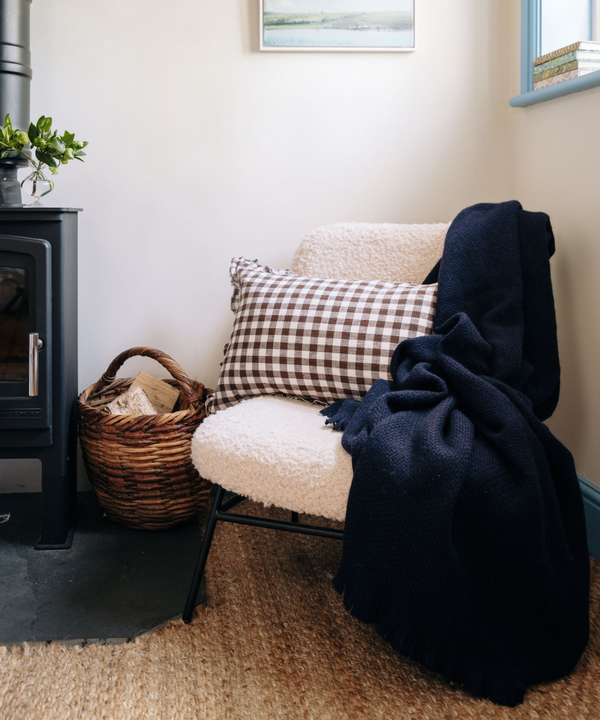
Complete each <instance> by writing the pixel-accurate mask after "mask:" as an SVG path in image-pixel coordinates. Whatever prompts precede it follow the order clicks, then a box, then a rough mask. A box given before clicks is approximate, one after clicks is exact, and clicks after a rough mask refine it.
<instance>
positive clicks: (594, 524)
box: [579, 476, 600, 560]
mask: <svg viewBox="0 0 600 720" xmlns="http://www.w3.org/2000/svg"><path fill="white" fill-rule="evenodd" d="M579 485H580V486H581V494H582V495H583V507H584V509H585V522H586V525H587V539H588V549H589V551H590V555H592V556H593V557H595V558H596V560H600V487H598V486H597V485H594V484H593V483H591V482H589V480H584V479H583V478H582V477H581V476H579Z"/></svg>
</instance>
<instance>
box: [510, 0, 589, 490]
mask: <svg viewBox="0 0 600 720" xmlns="http://www.w3.org/2000/svg"><path fill="white" fill-rule="evenodd" d="M512 11H513V12H512V28H513V30H512V37H513V42H512V45H513V48H515V52H514V53H513V57H514V58H515V62H514V66H513V75H512V81H511V85H512V95H517V94H518V93H519V68H518V54H519V53H518V48H519V38H520V15H519V13H520V0H513V3H512ZM598 117H600V88H591V89H589V90H585V91H583V92H580V93H576V94H574V95H567V96H566V97H560V98H555V99H553V100H550V101H548V102H544V103H539V104H537V105H532V106H530V107H528V108H511V110H510V123H511V186H512V191H513V195H514V196H515V197H516V198H518V199H519V200H520V201H521V202H522V203H523V205H524V207H525V208H526V209H528V210H541V211H544V212H547V213H548V214H549V215H550V218H551V222H552V227H553V230H554V234H555V236H556V242H557V252H556V255H555V256H554V258H553V260H552V276H553V286H554V293H555V300H556V310H557V321H558V330H559V350H560V356H561V367H562V388H561V398H560V402H559V405H558V407H557V409H556V411H555V413H554V415H553V417H552V418H551V419H550V420H549V421H548V425H549V427H550V428H551V430H552V431H553V432H554V433H555V434H556V436H557V437H558V438H559V439H560V440H561V441H562V442H563V443H564V444H565V445H566V446H567V447H568V448H569V449H570V450H571V452H572V453H573V455H574V457H575V463H576V465H577V470H578V472H579V473H580V475H582V476H583V477H585V478H587V479H588V480H590V481H591V482H594V483H595V484H596V485H600V362H599V358H600V302H599V301H600V295H599V291H598V285H597V280H598V278H599V277H600V201H599V199H598V195H599V190H600V184H599V181H598V168H599V167H600V144H599V143H598V141H597V133H596V132H595V129H594V128H595V123H596V121H597V119H598Z"/></svg>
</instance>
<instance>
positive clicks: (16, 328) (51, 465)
mask: <svg viewBox="0 0 600 720" xmlns="http://www.w3.org/2000/svg"><path fill="white" fill-rule="evenodd" d="M77 212H78V211H77V210H73V209H64V208H45V207H31V208H29V207H22V208H1V207H0V458H4V459H6V458H38V459H39V460H41V462H42V508H43V509H42V528H41V534H40V539H39V542H38V544H37V545H36V547H37V548H38V549H50V548H52V549H57V548H68V547H70V545H71V541H72V533H73V529H74V518H75V508H76V492H77V475H76V444H77V418H76V399H77V389H78V388H77ZM0 482H1V479H0Z"/></svg>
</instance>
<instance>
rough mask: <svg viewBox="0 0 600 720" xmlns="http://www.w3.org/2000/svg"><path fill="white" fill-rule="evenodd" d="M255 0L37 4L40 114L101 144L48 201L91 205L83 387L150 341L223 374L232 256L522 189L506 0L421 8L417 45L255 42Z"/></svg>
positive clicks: (459, 0)
mask: <svg viewBox="0 0 600 720" xmlns="http://www.w3.org/2000/svg"><path fill="white" fill-rule="evenodd" d="M258 4H259V3H258V0H219V1H218V2H215V1H214V0H210V1H209V0H193V1H191V0H168V1H167V0H127V2H123V1H122V0H103V2H96V3H84V2H81V0H44V2H42V1H41V0H33V5H32V13H31V16H32V40H31V44H32V56H33V59H32V64H33V71H34V79H33V82H32V93H31V99H32V116H33V117H34V118H37V116H39V115H41V114H45V115H50V116H52V117H53V118H54V124H55V126H58V127H59V128H60V129H64V128H66V129H68V130H69V131H71V132H75V133H76V135H77V137H78V138H79V139H82V140H88V141H89V143H90V145H89V148H88V158H87V160H86V163H85V165H80V164H78V163H77V164H74V163H71V164H70V165H69V166H67V167H64V168H62V169H61V172H60V174H59V175H58V176H57V177H56V178H55V180H56V190H55V191H54V192H53V193H52V195H51V196H49V198H48V200H49V201H50V203H51V204H52V205H56V206H70V207H81V208H83V213H82V214H81V216H80V242H79V251H80V259H79V283H80V291H79V298H80V303H79V350H80V371H79V380H80V387H81V389H83V388H85V387H87V386H88V385H90V384H91V383H92V382H95V381H96V380H97V379H98V378H99V377H100V375H101V374H102V372H103V371H104V370H105V369H106V367H107V365H108V363H109V362H110V361H111V360H112V359H113V358H114V357H115V356H116V355H117V354H118V353H119V352H121V351H122V350H124V349H126V348H128V347H130V346H132V345H138V344H141V345H151V346H154V347H157V348H160V349H162V350H164V351H166V352H167V353H169V354H170V355H172V356H173V357H175V359H177V360H178V361H179V362H180V363H181V364H182V366H183V367H184V368H185V369H186V370H187V372H188V373H189V374H190V376H192V377H194V378H196V379H199V380H201V381H202V382H204V383H205V384H207V385H214V383H215V382H216V379H217V376H218V370H219V361H220V359H221V354H222V347H223V344H224V343H225V342H226V340H227V337H228V334H229V330H230V327H231V314H230V311H229V297H230V287H229V282H228V266H229V261H230V258H231V257H232V256H234V255H247V256H250V257H252V258H255V257H256V258H258V259H259V260H260V261H262V262H267V263H270V264H272V265H275V266H283V265H286V264H288V263H289V262H290V261H291V258H292V255H293V251H294V249H295V247H296V246H297V244H298V242H299V240H300V239H301V237H302V236H303V234H304V233H306V232H307V231H308V230H310V229H312V228H314V227H317V226H319V225H321V224H325V223H331V222H337V221H342V220H357V221H373V222H377V221H381V222H436V221H448V220H451V219H452V218H453V217H454V216H455V215H456V213H457V212H458V211H460V210H461V209H462V208H463V207H465V206H467V205H470V204H472V203H475V202H479V201H500V200H506V199H509V197H510V193H509V161H508V157H507V148H508V142H509V126H508V118H509V115H508V111H507V102H508V97H509V82H510V80H509V74H510V67H509V66H507V63H506V45H507V43H508V42H509V41H510V30H511V28H510V24H509V22H508V18H507V12H506V10H505V8H504V4H503V3H502V1H501V0H485V1H484V0H455V1H454V2H453V3H448V2H445V1H444V0H428V1H427V2H422V1H420V2H419V1H418V2H417V18H416V21H417V46H418V47H417V51H416V52H414V53H260V52H258ZM50 198H51V200H50ZM47 204H48V203H47ZM130 363H131V361H130ZM144 367H145V368H146V369H149V370H150V371H152V370H154V368H155V366H154V365H152V364H150V363H148V364H147V365H144ZM137 369H138V368H137V366H135V365H134V364H133V363H131V364H129V365H127V366H125V369H124V374H125V375H132V374H135V372H137Z"/></svg>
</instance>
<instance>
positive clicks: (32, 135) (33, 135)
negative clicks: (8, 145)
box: [27, 123, 39, 143]
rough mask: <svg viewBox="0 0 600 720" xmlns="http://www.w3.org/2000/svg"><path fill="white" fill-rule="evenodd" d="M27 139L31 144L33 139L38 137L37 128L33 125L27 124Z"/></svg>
mask: <svg viewBox="0 0 600 720" xmlns="http://www.w3.org/2000/svg"><path fill="white" fill-rule="evenodd" d="M27 134H28V135H29V139H30V140H31V142H32V143H33V141H34V140H35V138H36V137H37V136H38V135H39V133H38V129H37V127H36V126H35V125H34V124H33V123H29V130H28V131H27Z"/></svg>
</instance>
